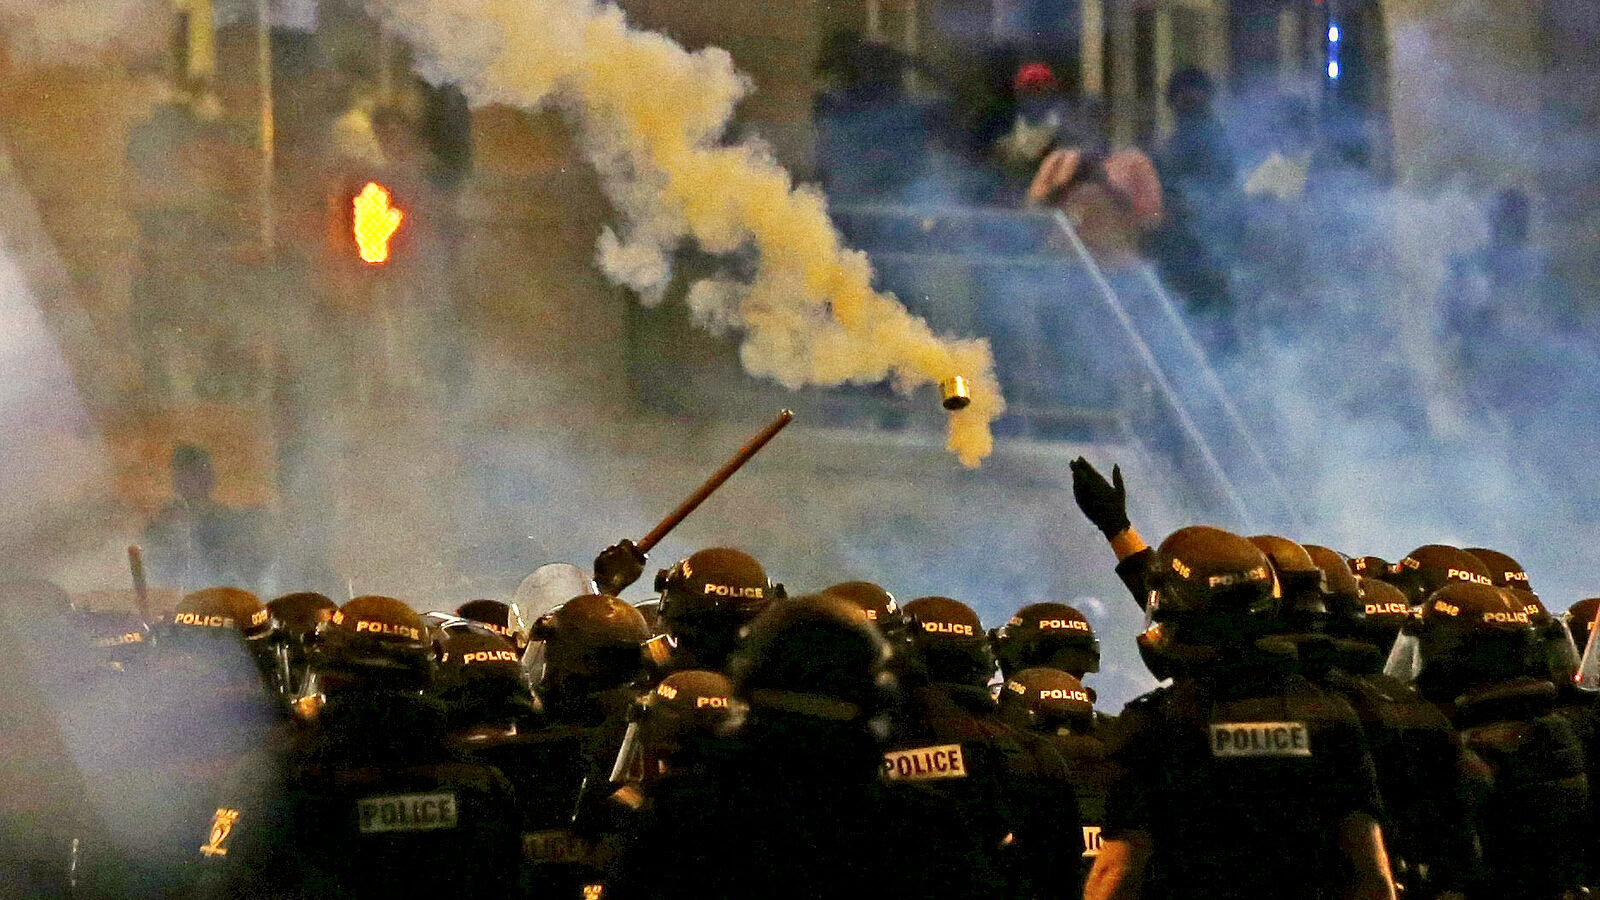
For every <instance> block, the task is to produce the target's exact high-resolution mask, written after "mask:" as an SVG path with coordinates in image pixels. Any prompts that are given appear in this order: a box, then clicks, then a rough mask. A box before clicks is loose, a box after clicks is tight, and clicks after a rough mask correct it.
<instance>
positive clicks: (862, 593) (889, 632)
mask: <svg viewBox="0 0 1600 900" xmlns="http://www.w3.org/2000/svg"><path fill="white" fill-rule="evenodd" d="M818 596H822V597H828V598H831V599H834V600H843V601H844V602H846V603H850V604H853V605H855V606H858V607H860V608H861V611H862V612H863V613H865V614H866V616H867V619H868V621H870V622H872V624H873V625H875V626H877V628H878V630H879V631H881V632H883V636H884V637H885V638H887V639H888V640H889V643H890V644H891V645H894V644H897V643H900V642H902V641H904V640H906V639H907V638H909V637H910V629H909V627H908V625H907V623H906V615H905V611H904V610H902V609H901V608H900V604H898V603H896V602H895V600H894V595H893V594H890V593H889V592H888V591H886V590H884V589H883V588H882V587H881V586H879V585H877V584H874V583H872V582H870V581H846V582H843V583H840V584H836V585H833V586H832V587H829V588H824V589H823V591H822V593H821V594H819V595H818Z"/></svg>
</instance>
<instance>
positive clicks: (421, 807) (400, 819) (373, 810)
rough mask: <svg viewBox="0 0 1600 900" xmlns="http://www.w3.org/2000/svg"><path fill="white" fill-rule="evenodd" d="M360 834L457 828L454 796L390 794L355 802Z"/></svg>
mask: <svg viewBox="0 0 1600 900" xmlns="http://www.w3.org/2000/svg"><path fill="white" fill-rule="evenodd" d="M356 815H357V818H358V820H359V822H360V825H361V833H362V834H381V833H385V832H394V831H435V830H437V829H441V828H454V827H456V795H455V794H389V795H387V796H382V797H365V798H363V799H361V800H357V801H356Z"/></svg>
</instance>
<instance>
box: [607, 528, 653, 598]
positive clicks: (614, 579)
mask: <svg viewBox="0 0 1600 900" xmlns="http://www.w3.org/2000/svg"><path fill="white" fill-rule="evenodd" d="M644 562H645V555H644V553H642V552H641V551H640V550H639V548H638V547H635V546H634V545H633V541H630V540H628V539H627V538H623V539H622V540H620V541H618V542H616V543H615V544H612V545H611V546H609V547H607V548H605V549H604V550H601V551H600V555H599V556H596V557H595V558H594V583H595V586H596V587H598V588H599V589H600V593H602V594H610V595H611V596H613V597H615V596H617V595H618V594H621V593H622V591H623V590H624V589H625V588H627V586H628V585H630V584H633V583H634V582H635V581H638V580H639V576H640V575H642V574H644Z"/></svg>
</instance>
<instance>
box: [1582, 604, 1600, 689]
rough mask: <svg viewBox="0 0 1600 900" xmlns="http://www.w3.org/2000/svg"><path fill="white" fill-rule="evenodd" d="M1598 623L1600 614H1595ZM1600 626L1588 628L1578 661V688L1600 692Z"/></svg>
mask: <svg viewBox="0 0 1600 900" xmlns="http://www.w3.org/2000/svg"><path fill="white" fill-rule="evenodd" d="M1595 621H1596V623H1600V614H1597V615H1596V616H1595ZM1597 637H1600V627H1592V628H1590V629H1589V640H1588V641H1587V642H1586V643H1585V644H1584V646H1583V658H1582V660H1581V661H1579V663H1578V675H1577V684H1578V689H1579V690H1583V691H1589V692H1591V693H1600V640H1597Z"/></svg>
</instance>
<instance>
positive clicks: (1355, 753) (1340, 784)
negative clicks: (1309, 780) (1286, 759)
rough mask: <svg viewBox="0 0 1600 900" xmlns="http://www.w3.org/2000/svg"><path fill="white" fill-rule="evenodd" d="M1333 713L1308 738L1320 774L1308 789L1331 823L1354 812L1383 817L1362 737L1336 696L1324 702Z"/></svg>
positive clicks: (1351, 712) (1352, 716) (1351, 713)
mask: <svg viewBox="0 0 1600 900" xmlns="http://www.w3.org/2000/svg"><path fill="white" fill-rule="evenodd" d="M1325 703H1326V704H1328V705H1329V706H1330V707H1331V708H1332V710H1333V712H1332V714H1331V715H1330V716H1329V717H1328V719H1327V721H1326V722H1325V723H1324V724H1323V725H1322V726H1321V727H1320V728H1318V729H1317V732H1316V733H1314V734H1313V736H1312V746H1314V747H1315V748H1316V758H1317V760H1318V762H1319V763H1320V764H1321V769H1322V773H1321V776H1320V777H1319V778H1318V779H1317V780H1316V783H1315V784H1314V785H1312V786H1311V787H1312V788H1313V789H1314V790H1316V791H1317V794H1318V796H1319V798H1320V800H1321V802H1322V803H1323V805H1324V807H1325V808H1326V809H1327V810H1328V812H1329V813H1330V818H1331V820H1332V821H1338V820H1339V819H1341V818H1343V817H1344V816H1348V815H1351V814H1354V813H1365V814H1367V815H1369V816H1372V817H1373V818H1374V819H1378V820H1380V821H1381V820H1382V819H1383V818H1384V812H1383V802H1382V801H1381V800H1380V799H1379V795H1378V775H1377V769H1376V768H1374V767H1373V764H1372V756H1371V754H1369V753H1368V752H1367V744H1366V737H1365V736H1364V735H1363V734H1362V731H1361V726H1360V724H1359V723H1358V722H1357V720H1356V715H1355V712H1354V710H1352V709H1350V706H1349V704H1347V703H1345V702H1344V701H1343V700H1341V699H1338V698H1336V697H1329V698H1327V700H1326V701H1325Z"/></svg>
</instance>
